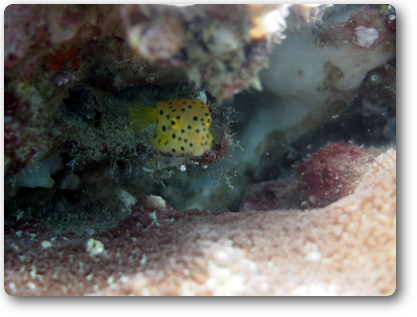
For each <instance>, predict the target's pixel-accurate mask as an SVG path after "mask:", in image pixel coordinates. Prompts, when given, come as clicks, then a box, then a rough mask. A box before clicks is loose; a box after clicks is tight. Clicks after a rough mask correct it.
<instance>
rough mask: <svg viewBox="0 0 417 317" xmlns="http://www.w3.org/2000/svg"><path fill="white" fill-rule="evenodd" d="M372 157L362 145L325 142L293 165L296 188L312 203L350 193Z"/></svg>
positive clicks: (324, 204) (315, 203)
mask: <svg viewBox="0 0 417 317" xmlns="http://www.w3.org/2000/svg"><path fill="white" fill-rule="evenodd" d="M373 160H374V154H373V153H372V152H370V151H369V150H367V149H365V148H360V147H358V146H356V145H345V144H343V143H330V144H327V145H325V146H323V147H321V148H320V149H319V150H318V151H316V152H315V153H313V154H312V155H311V156H310V157H309V158H307V159H305V160H304V161H303V162H301V163H299V164H298V165H297V176H298V188H299V190H300V191H301V192H302V193H303V194H304V195H305V196H306V198H307V199H308V202H309V203H310V204H311V205H312V206H313V207H323V206H327V205H328V204H330V203H332V202H334V201H336V200H338V199H339V198H341V197H344V196H346V195H349V194H351V193H352V192H353V191H354V190H355V188H356V186H357V185H358V183H359V181H360V179H361V177H362V176H363V174H364V173H365V172H366V170H367V168H368V167H369V164H370V163H372V162H373Z"/></svg>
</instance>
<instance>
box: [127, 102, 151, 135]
mask: <svg viewBox="0 0 417 317" xmlns="http://www.w3.org/2000/svg"><path fill="white" fill-rule="evenodd" d="M155 121H156V109H155V108H151V107H148V106H146V105H144V104H142V103H137V104H132V105H129V106H128V108H127V122H128V123H129V128H131V129H133V130H141V129H143V128H146V127H147V126H148V125H150V124H152V123H154V122H155Z"/></svg>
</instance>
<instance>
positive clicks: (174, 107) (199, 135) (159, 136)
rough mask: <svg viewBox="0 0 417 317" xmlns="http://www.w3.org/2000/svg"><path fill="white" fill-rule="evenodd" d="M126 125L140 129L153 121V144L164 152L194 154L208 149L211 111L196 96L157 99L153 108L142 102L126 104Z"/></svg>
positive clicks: (210, 141)
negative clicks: (154, 123) (154, 125)
mask: <svg viewBox="0 0 417 317" xmlns="http://www.w3.org/2000/svg"><path fill="white" fill-rule="evenodd" d="M127 112H128V117H127V121H128V122H129V128H131V129H134V130H140V129H143V128H145V127H147V126H148V125H150V124H152V123H153V122H156V128H155V132H154V133H153V136H152V145H153V146H154V147H155V148H156V149H157V150H158V151H161V152H163V153H168V154H171V155H175V156H190V157H196V156H200V155H202V154H203V153H204V152H206V151H207V150H210V149H211V145H212V140H213V135H212V134H211V133H210V132H209V128H210V125H211V120H212V118H211V115H210V111H209V109H208V108H207V106H206V105H205V103H204V102H203V101H201V100H198V99H173V100H169V101H159V102H158V103H157V104H156V108H151V107H148V106H145V105H143V104H140V103H138V104H134V105H130V106H129V107H128V110H127Z"/></svg>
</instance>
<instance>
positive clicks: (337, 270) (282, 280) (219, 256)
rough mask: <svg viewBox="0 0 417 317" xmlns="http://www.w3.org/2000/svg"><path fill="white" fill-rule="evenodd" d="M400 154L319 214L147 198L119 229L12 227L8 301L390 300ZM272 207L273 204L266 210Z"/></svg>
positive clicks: (380, 162)
mask: <svg viewBox="0 0 417 317" xmlns="http://www.w3.org/2000/svg"><path fill="white" fill-rule="evenodd" d="M395 161H396V154H395V151H393V150H389V151H387V152H385V153H383V154H382V155H380V156H379V157H377V158H376V159H375V162H374V163H373V164H372V166H370V168H369V171H368V174H367V175H366V177H365V180H364V181H363V182H362V183H361V184H360V185H359V187H358V189H357V190H356V191H355V193H353V194H352V195H350V196H347V197H345V198H342V199H340V200H339V201H337V202H335V203H333V204H330V205H329V206H327V207H325V208H321V209H314V210H310V211H308V212H302V211H300V210H293V211H277V210H268V211H266V212H256V211H246V212H241V213H230V212H227V211H226V210H217V211H199V210H188V211H187V212H185V213H180V212H177V211H175V210H173V209H172V208H170V206H169V204H166V203H165V202H164V201H163V200H162V199H160V198H158V197H151V198H146V197H143V198H141V199H140V200H138V202H137V203H136V205H135V206H134V207H133V209H132V214H131V216H129V217H128V218H126V219H125V220H123V221H121V222H119V224H118V225H117V226H116V227H115V228H113V229H109V230H106V231H104V232H102V233H99V234H96V235H93V236H91V237H90V238H88V237H83V238H80V237H73V236H68V235H59V234H55V233H53V232H51V231H50V230H47V229H45V228H44V227H42V226H41V225H40V224H38V223H36V222H34V221H30V220H27V219H20V220H19V221H18V222H17V223H16V224H15V225H13V226H7V227H6V230H5V281H4V282H5V290H6V292H7V293H8V294H10V295H390V294H393V293H394V291H395V287H396V273H395V268H396V240H395V226H396V225H395V214H396V164H395ZM266 207H268V206H266Z"/></svg>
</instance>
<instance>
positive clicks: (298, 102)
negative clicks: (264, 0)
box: [4, 4, 396, 295]
mask: <svg viewBox="0 0 417 317" xmlns="http://www.w3.org/2000/svg"><path fill="white" fill-rule="evenodd" d="M4 27H5V42H4V43H5V54H4V56H5V57H4V59H5V61H4V65H5V85H4V88H5V95H4V97H5V98H4V100H5V107H4V110H5V113H4V114H5V117H4V137H5V138H4V140H5V147H4V153H5V160H4V185H5V192H4V193H5V200H4V206H5V213H4V221H5V230H4V231H5V236H4V237H5V246H4V248H5V262H4V265H5V271H4V272H5V273H4V274H5V284H4V285H5V290H6V292H7V293H8V294H10V295H321V294H326V295H331V294H336V295H389V294H392V293H393V292H394V291H395V284H396V277H395V249H396V246H395V239H396V237H395V214H396V210H395V209H396V201H395V194H396V182H395V181H396V170H395V164H396V163H395V162H396V154H395V148H396V56H395V46H396V12H395V9H394V8H393V7H392V6H390V5H287V4H240V5H232V4H225V5H222V4H206V5H203V4H201V5H200V4H197V5H186V6H184V5H159V4H150V5H145V4H139V5H137V4H129V5H21V4H19V5H10V6H8V7H7V8H6V10H5V26H4ZM196 99H198V100H196ZM173 100H189V101H190V102H191V103H192V102H198V103H200V102H201V103H203V104H205V105H206V106H207V107H205V106H204V105H202V106H204V107H203V108H204V111H203V110H201V111H202V112H201V113H193V114H191V112H190V111H191V110H190V111H188V114H189V116H188V119H187V118H185V117H183V116H179V117H177V116H176V118H175V120H174V121H173V120H172V114H170V117H169V118H166V116H167V113H165V111H168V109H170V106H171V105H170V104H169V103H170V102H173ZM157 104H159V105H162V104H163V105H165V106H164V107H165V108H163V109H162V108H161V109H158V112H156V110H154V109H156V105H157ZM190 106H191V105H190ZM166 107H168V109H167V108H166ZM129 109H130V110H129ZM161 110H163V111H164V113H163V115H164V117H162V114H161V113H160V111H161ZM194 110H195V109H194ZM169 111H175V112H177V111H180V108H178V109H177V110H175V109H170V110H169ZM181 111H182V109H181ZM129 113H130V115H129ZM144 113H145V114H148V116H147V117H146V116H145V117H146V118H144V117H143V116H142V115H143V114H144ZM156 113H159V117H158V115H154V114H156ZM184 113H185V109H184ZM132 114H133V115H132ZM151 119H152V120H151ZM154 119H155V120H154ZM162 119H164V120H165V121H164V120H163V121H164V122H162V121H161V120H162ZM185 119H187V122H185V121H176V120H185ZM141 120H145V122H146V123H147V124H149V125H147V126H146V127H145V126H144V125H142V124H139V123H138V122H142V121H141ZM201 120H203V121H204V120H206V121H205V123H204V127H203V126H200V127H198V126H194V125H191V124H190V122H192V123H193V124H197V121H198V122H200V121H201ZM132 121H133V122H135V123H133V124H132V125H131V126H130V127H134V126H135V125H136V126H135V127H138V128H140V129H137V130H136V129H130V128H129V123H130V122H132ZM154 121H155V122H154ZM194 121H196V122H194ZM201 123H203V122H202V121H201V122H200V125H201ZM167 124H168V125H170V128H174V126H175V127H176V126H178V125H179V124H181V126H182V127H187V129H188V127H190V128H189V129H190V130H192V131H195V134H196V135H193V136H192V137H194V139H193V140H192V142H191V141H190V137H191V135H189V136H187V144H188V145H189V147H190V148H187V149H186V148H185V147H183V145H184V144H183V143H178V144H177V143H176V145H175V146H170V147H169V148H164V147H163V145H162V144H164V146H165V143H164V142H166V141H169V142H174V140H175V142H177V141H178V142H183V141H185V140H184V139H183V137H181V139H179V136H178V134H177V133H175V134H170V135H169V137H170V139H169V140H165V139H164V142H163V138H166V137H167V136H166V135H165V134H164V133H163V132H164V131H165V128H166V127H167ZM192 126H194V128H193V127H192ZM155 129H156V130H155ZM201 129H205V130H203V131H204V132H205V134H204V135H201V132H202V130H201ZM155 131H157V132H158V133H156V134H155ZM161 131H162V132H161ZM179 131H181V133H183V134H185V129H184V132H183V131H182V129H181V130H179ZM197 134H198V136H197ZM158 136H159V137H158ZM200 137H201V140H200V139H199V138H200ZM203 137H204V139H203ZM153 138H155V140H156V141H158V140H160V141H159V142H156V143H155V142H153ZM197 140H198V142H199V144H200V145H201V148H199V149H198V151H196V150H195V142H196V141H197ZM206 142H207V144H206ZM190 143H191V144H190ZM170 144H171V143H170ZM166 145H168V144H166ZM185 150H187V153H188V154H187V155H178V156H176V155H172V154H173V153H175V154H178V152H181V151H184V152H185ZM174 151H175V152H174ZM381 153H382V154H381Z"/></svg>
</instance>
